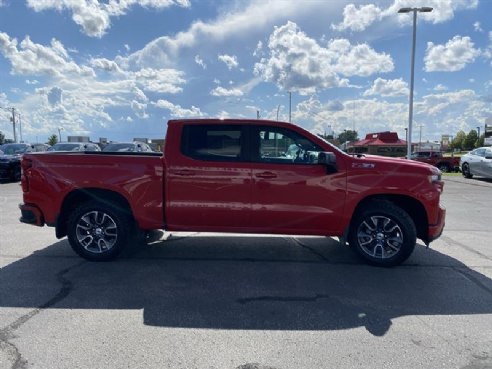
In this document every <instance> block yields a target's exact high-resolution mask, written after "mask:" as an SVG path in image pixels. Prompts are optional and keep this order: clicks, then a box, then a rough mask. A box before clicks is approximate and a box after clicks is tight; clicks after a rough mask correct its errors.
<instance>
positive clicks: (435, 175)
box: [429, 173, 441, 183]
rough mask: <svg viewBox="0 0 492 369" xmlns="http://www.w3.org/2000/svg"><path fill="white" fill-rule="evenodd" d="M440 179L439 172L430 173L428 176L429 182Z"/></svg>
mask: <svg viewBox="0 0 492 369" xmlns="http://www.w3.org/2000/svg"><path fill="white" fill-rule="evenodd" d="M440 180H441V173H439V174H432V175H430V176H429V181H430V182H431V183H433V182H437V181H440Z"/></svg>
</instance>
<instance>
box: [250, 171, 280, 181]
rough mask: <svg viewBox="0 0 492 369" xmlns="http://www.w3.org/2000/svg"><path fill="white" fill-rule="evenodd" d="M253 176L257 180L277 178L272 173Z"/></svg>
mask: <svg viewBox="0 0 492 369" xmlns="http://www.w3.org/2000/svg"><path fill="white" fill-rule="evenodd" d="M255 176H256V177H258V178H264V179H268V178H277V175H276V174H275V173H272V172H263V173H256V174H255Z"/></svg>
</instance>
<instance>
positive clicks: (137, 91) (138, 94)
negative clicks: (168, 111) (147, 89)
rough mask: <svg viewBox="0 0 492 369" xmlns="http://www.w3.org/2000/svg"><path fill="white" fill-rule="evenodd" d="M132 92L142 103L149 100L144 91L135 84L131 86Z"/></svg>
mask: <svg viewBox="0 0 492 369" xmlns="http://www.w3.org/2000/svg"><path fill="white" fill-rule="evenodd" d="M133 93H134V94H135V98H136V99H137V100H138V101H142V102H144V103H146V102H148V101H149V98H148V97H147V96H146V95H145V93H144V92H143V91H142V90H141V89H139V88H138V87H136V86H135V87H134V88H133Z"/></svg>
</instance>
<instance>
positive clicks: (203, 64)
mask: <svg viewBox="0 0 492 369" xmlns="http://www.w3.org/2000/svg"><path fill="white" fill-rule="evenodd" d="M195 63H197V64H198V65H199V66H200V67H202V68H203V69H207V64H205V62H204V61H203V59H202V58H200V56H199V55H195Z"/></svg>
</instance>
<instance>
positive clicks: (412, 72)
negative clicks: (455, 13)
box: [398, 7, 432, 160]
mask: <svg viewBox="0 0 492 369" xmlns="http://www.w3.org/2000/svg"><path fill="white" fill-rule="evenodd" d="M431 11H432V8H429V7H422V8H401V9H400V10H398V13H400V14H402V13H410V12H412V13H413V35H412V59H411V70H410V98H409V104H408V105H409V107H408V141H407V159H409V160H410V157H411V155H412V120H413V86H414V75H415V43H416V39H417V12H419V13H429V12H431Z"/></svg>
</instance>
